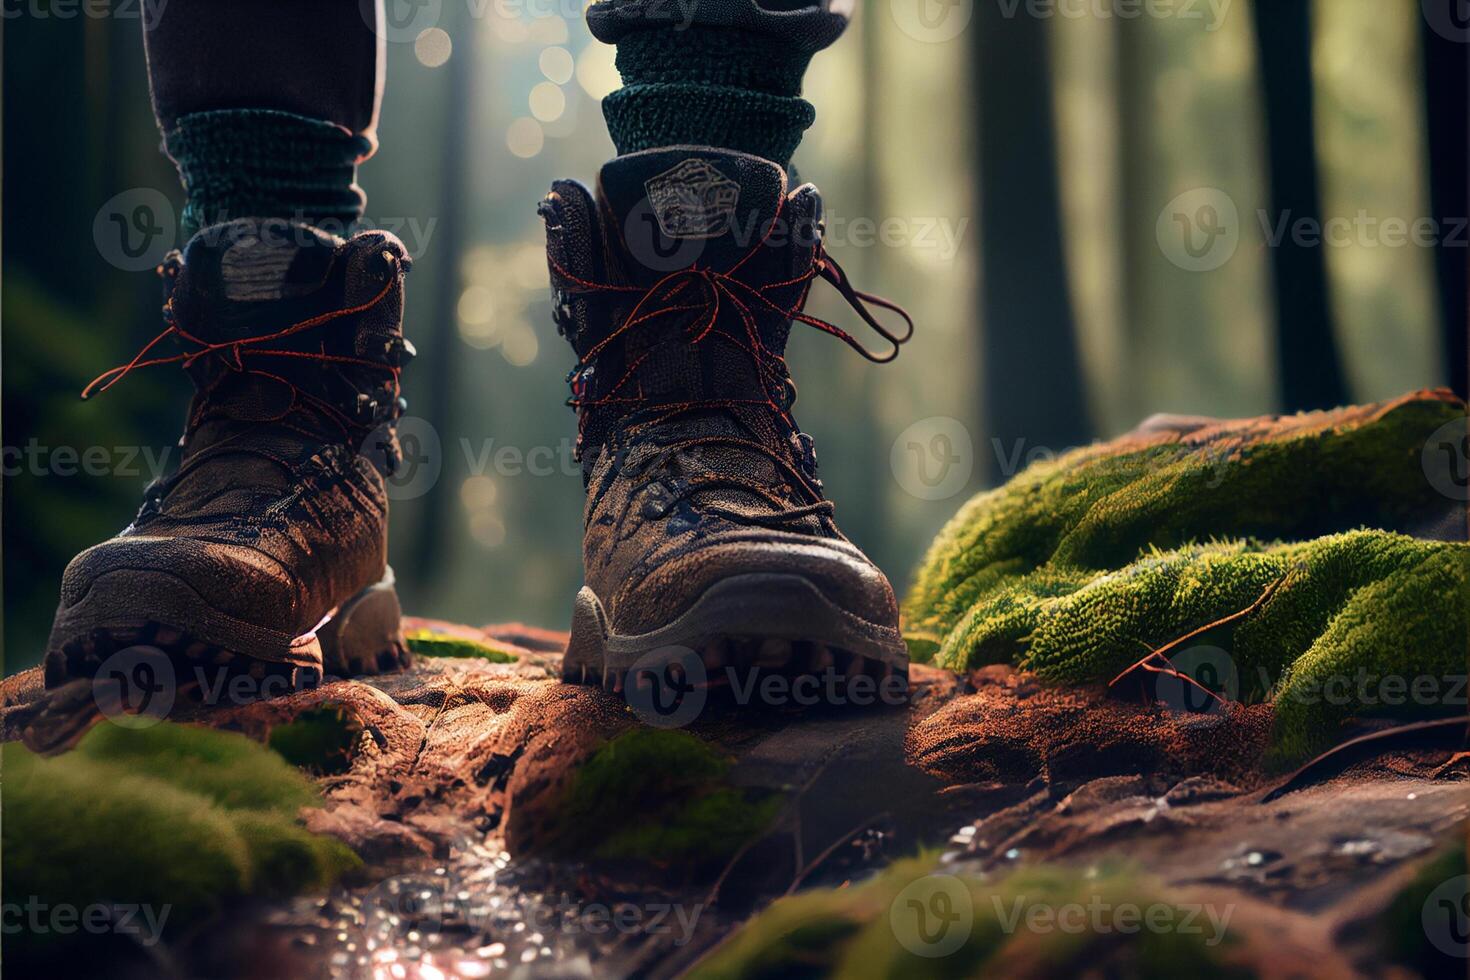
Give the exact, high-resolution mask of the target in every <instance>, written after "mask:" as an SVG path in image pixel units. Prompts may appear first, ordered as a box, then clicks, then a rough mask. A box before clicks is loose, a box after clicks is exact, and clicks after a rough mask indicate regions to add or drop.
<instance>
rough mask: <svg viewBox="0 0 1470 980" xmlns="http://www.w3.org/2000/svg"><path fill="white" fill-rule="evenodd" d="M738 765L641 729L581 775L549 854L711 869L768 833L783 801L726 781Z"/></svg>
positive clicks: (562, 807)
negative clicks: (749, 842) (731, 767)
mask: <svg viewBox="0 0 1470 980" xmlns="http://www.w3.org/2000/svg"><path fill="white" fill-rule="evenodd" d="M729 768H730V762H729V760H728V759H726V758H725V757H724V756H721V755H719V754H718V753H716V752H715V751H714V750H713V749H711V748H710V747H709V746H708V745H707V744H705V743H704V742H703V741H701V740H700V739H698V738H696V737H695V736H693V735H691V734H689V733H688V732H676V731H664V730H659V729H652V728H637V729H633V730H632V731H628V732H624V733H623V734H621V735H619V736H617V737H616V738H614V739H612V740H610V741H608V742H607V743H606V744H605V745H603V746H602V747H600V748H599V749H597V751H595V752H594V753H592V755H591V756H589V757H588V758H587V761H586V762H584V763H583V764H582V765H581V766H580V767H579V768H578V770H577V772H576V775H575V776H574V777H573V778H572V781H571V783H570V784H569V785H568V786H567V788H566V790H565V791H564V795H563V796H562V798H561V800H560V801H559V803H558V804H557V807H556V811H555V817H554V820H555V823H554V825H553V826H552V827H550V828H549V830H548V834H547V838H546V846H547V848H548V849H549V850H552V851H555V852H559V853H563V854H568V855H577V856H591V857H597V858H602V859H632V860H640V861H650V862H653V863H656V864H673V863H686V864H690V865H693V866H696V867H702V866H706V865H708V864H710V863H713V862H717V861H720V860H723V859H726V858H728V857H729V856H730V855H732V854H734V853H735V851H736V850H738V849H739V848H740V847H741V846H742V845H743V844H745V842H746V841H748V840H750V839H751V838H753V837H755V836H756V835H757V834H759V833H761V832H762V831H764V830H765V828H766V827H767V826H768V825H769V824H770V823H771V820H772V819H773V818H774V817H775V816H776V812H777V811H778V810H779V809H780V805H781V798H780V797H779V796H777V795H773V794H751V793H748V792H747V791H745V790H742V789H739V788H736V787H733V786H730V785H729V783H728V781H727V780H726V775H727V773H728V772H729Z"/></svg>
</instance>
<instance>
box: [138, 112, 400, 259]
mask: <svg viewBox="0 0 1470 980" xmlns="http://www.w3.org/2000/svg"><path fill="white" fill-rule="evenodd" d="M163 141H164V149H165V150H166V151H167V152H168V155H169V157H171V158H172V159H173V161H174V163H175V164H176V165H177V166H178V168H179V177H180V179H181V180H182V181H183V183H184V193H185V195H186V196H187V201H186V203H185V205H184V215H183V233H184V236H185V237H186V238H187V237H190V236H192V235H193V234H194V233H195V232H196V231H198V230H199V229H200V228H201V227H204V226H206V225H211V224H215V223H217V222H220V221H228V220H232V219H235V218H247V217H249V218H287V219H292V220H300V221H307V222H309V223H312V224H318V225H323V226H325V227H326V228H327V229H328V230H331V231H336V232H341V231H343V230H345V229H346V227H347V226H348V225H350V224H351V223H352V222H354V221H356V220H357V219H358V218H360V217H362V208H363V203H364V197H363V193H362V190H361V189H360V188H359V187H358V186H357V184H356V183H355V180H356V178H357V162H358V161H359V160H360V159H362V158H363V157H365V156H366V155H367V154H368V152H369V151H370V150H371V144H370V143H369V142H368V140H367V139H366V138H364V137H362V136H356V135H353V134H352V133H349V132H347V131H346V130H345V129H343V128H342V127H340V126H335V125H333V124H331V123H329V122H323V121H321V120H318V119H309V118H307V117H305V116H298V115H295V114H293V113H289V112H277V111H275V110H272V109H220V110H214V111H210V112H196V113H192V114H190V115H186V116H180V117H179V118H178V120H177V121H176V122H175V123H174V126H173V128H172V129H170V130H169V131H168V132H166V133H165V134H164V137H163Z"/></svg>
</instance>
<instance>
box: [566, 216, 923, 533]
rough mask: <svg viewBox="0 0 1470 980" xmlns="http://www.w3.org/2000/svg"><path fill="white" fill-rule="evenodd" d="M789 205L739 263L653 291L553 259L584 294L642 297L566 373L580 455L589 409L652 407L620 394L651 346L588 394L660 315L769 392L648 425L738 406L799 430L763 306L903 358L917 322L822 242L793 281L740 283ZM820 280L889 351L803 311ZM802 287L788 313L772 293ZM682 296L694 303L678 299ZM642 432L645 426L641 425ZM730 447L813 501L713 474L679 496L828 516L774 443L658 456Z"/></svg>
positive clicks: (691, 271)
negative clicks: (732, 324)
mask: <svg viewBox="0 0 1470 980" xmlns="http://www.w3.org/2000/svg"><path fill="white" fill-rule="evenodd" d="M784 204H785V201H784V200H783V201H782V202H780V204H779V205H778V207H777V209H776V213H775V214H774V215H773V216H772V218H771V221H770V223H769V225H768V228H767V231H766V233H765V235H764V236H762V238H761V240H760V241H759V242H757V243H756V244H755V246H754V247H753V248H751V249H750V251H748V252H747V253H746V254H745V255H744V256H742V257H741V259H740V260H739V261H738V262H736V263H735V264H734V265H733V266H731V267H730V268H729V269H728V270H725V271H720V270H717V269H710V268H701V267H699V266H697V265H695V266H690V267H689V268H686V269H679V270H677V271H675V272H671V273H669V274H668V275H666V276H664V277H663V278H662V279H659V280H658V281H657V282H655V283H654V284H653V285H651V286H648V287H643V286H629V285H618V284H615V283H602V282H593V281H590V280H587V279H582V278H580V277H578V276H575V275H572V274H571V273H570V272H568V271H567V270H566V269H564V268H562V267H561V266H560V265H559V264H558V263H557V262H556V261H555V260H554V259H548V262H549V264H550V266H551V269H552V271H553V272H554V273H555V274H556V275H557V276H559V277H560V278H561V279H563V280H565V281H566V282H569V283H572V284H574V285H576V286H578V287H580V288H581V289H583V290H585V291H587V292H593V293H596V292H612V293H627V294H638V299H637V302H636V303H634V306H633V309H632V310H631V311H629V313H628V315H627V316H626V317H624V319H623V321H622V322H621V323H620V324H618V326H617V327H616V328H615V329H613V330H612V331H611V332H610V333H609V334H608V335H607V336H606V337H604V338H602V339H601V340H600V341H598V342H597V343H596V344H594V345H593V346H592V347H591V348H590V349H589V350H588V351H587V353H585V354H583V355H582V356H581V357H580V358H579V359H578V361H577V365H576V367H575V368H573V369H572V371H571V373H570V374H569V375H568V376H567V380H568V382H569V384H570V385H571V388H572V397H571V398H570V399H569V400H568V402H567V404H568V405H570V406H572V407H573V408H576V409H577V410H578V414H579V416H580V421H579V424H578V433H577V452H578V456H579V457H580V455H581V449H582V435H583V432H584V430H585V428H586V422H587V412H586V410H587V409H593V408H600V407H603V406H608V405H622V406H625V407H630V408H637V407H639V406H642V405H645V404H648V403H649V399H648V398H647V397H645V396H644V395H643V394H642V393H641V390H640V391H639V392H638V393H636V394H621V392H622V389H623V388H624V386H625V385H627V384H628V382H629V381H630V380H633V379H634V378H635V376H636V374H637V372H638V368H639V367H640V366H641V365H642V364H643V363H644V361H646V360H647V359H648V358H649V357H650V356H651V355H652V353H653V349H652V348H650V349H649V350H646V351H644V352H643V353H641V354H640V355H639V356H637V357H636V358H634V360H633V361H632V363H630V364H628V365H627V366H626V367H625V368H624V371H623V374H622V375H621V376H620V377H619V378H618V380H617V382H616V383H615V384H614V385H613V386H612V387H611V388H610V389H608V391H607V393H606V394H604V395H602V396H600V397H597V398H588V397H586V396H587V391H586V376H587V374H588V372H589V371H590V370H591V369H592V368H593V367H594V365H595V363H596V361H597V358H598V355H600V354H601V353H602V352H603V351H604V350H606V349H607V347H608V345H609V344H611V343H612V342H613V341H615V340H617V339H618V338H619V337H621V336H623V335H624V334H627V333H628V332H629V331H632V330H634V329H636V328H638V327H639V326H641V325H643V324H646V323H649V322H651V321H654V320H656V319H658V318H660V317H664V316H668V315H671V314H673V315H677V314H685V315H688V314H694V315H693V318H692V319H691V321H690V324H689V326H688V327H686V328H685V330H684V337H685V339H687V340H688V342H689V343H692V344H700V343H703V342H705V341H706V340H707V339H708V338H710V337H712V336H713V337H718V338H720V339H722V340H724V341H726V342H729V343H732V344H734V345H735V346H736V347H738V348H739V349H741V350H742V351H744V352H745V353H746V355H748V356H749V357H750V358H751V361H752V362H753V363H754V365H755V368H756V374H757V376H758V377H759V378H760V379H761V387H762V392H763V394H764V395H765V397H764V398H761V399H708V400H697V401H687V402H677V403H661V404H659V406H658V408H660V409H662V412H661V413H660V414H659V416H658V417H657V418H655V419H652V420H649V422H647V423H644V424H656V423H660V422H664V421H667V420H668V419H670V418H672V417H673V416H675V415H678V414H680V413H683V412H688V411H694V410H701V409H729V408H733V407H735V406H737V405H763V406H765V407H767V408H769V409H770V410H771V411H773V412H775V413H777V414H778V415H779V416H780V418H781V419H782V420H783V421H784V422H785V423H786V424H787V425H788V426H789V427H790V429H791V430H792V431H793V432H795V431H797V426H796V422H795V420H794V419H793V418H792V416H791V414H790V412H789V411H788V409H787V407H786V406H785V405H784V404H782V403H781V402H780V401H778V400H777V398H776V397H775V396H774V395H773V394H772V392H771V389H770V386H769V384H768V382H767V378H768V377H769V376H770V375H769V373H768V371H767V365H769V364H772V363H773V362H774V363H777V364H779V365H780V370H778V371H777V372H775V373H776V374H777V375H778V376H780V377H783V378H784V377H786V376H787V372H786V370H785V365H786V359H785V357H784V356H783V355H781V354H777V353H775V352H774V351H772V350H770V349H769V348H768V347H767V346H766V345H765V343H764V341H763V340H762V339H761V336H760V331H759V330H758V329H757V328H756V321H755V315H754V314H755V311H756V310H758V309H760V310H764V311H768V312H771V313H774V314H776V315H777V316H779V317H781V318H782V319H784V320H789V321H792V322H797V323H804V324H807V325H808V326H811V327H815V328H816V329H818V330H820V331H822V332H823V333H825V334H830V335H831V336H833V337H836V338H837V339H838V340H840V341H842V342H843V343H844V344H846V345H847V346H848V347H851V348H852V349H853V350H855V351H857V352H858V353H859V354H860V355H862V356H863V357H865V358H867V359H868V360H869V361H872V362H873V363H875V364H885V363H887V362H889V361H892V360H893V359H894V358H896V357H897V356H898V352H899V348H900V347H901V346H902V345H903V344H905V343H907V342H908V341H909V339H910V338H911V337H912V336H913V333H914V321H913V318H912V317H910V316H909V314H908V312H907V311H906V310H904V308H903V307H901V306H899V305H898V304H897V303H894V302H892V301H890V300H887V299H884V298H883V297H881V296H876V295H874V294H872V293H866V292H863V291H862V290H859V289H856V288H854V287H853V285H852V283H851V281H850V280H849V279H848V277H847V273H846V272H844V271H843V269H842V267H841V266H840V265H838V264H837V262H836V260H835V259H833V258H832V257H831V256H830V255H828V254H827V251H826V249H825V248H824V247H823V246H822V244H821V243H820V242H818V244H817V245H816V246H815V249H814V251H815V254H814V255H813V257H812V262H811V265H810V267H809V268H808V269H807V271H806V272H804V273H802V274H801V275H800V276H797V277H796V278H794V279H788V280H785V281H784V282H773V283H766V284H764V285H754V284H752V283H749V282H746V281H745V280H744V279H741V278H740V276H739V275H738V273H739V272H740V269H741V267H742V266H744V265H745V264H746V263H747V262H748V261H750V259H751V258H752V257H753V256H754V255H755V254H757V253H758V252H759V251H760V250H761V249H762V248H764V247H765V246H766V244H767V242H768V241H769V239H770V237H771V235H772V233H773V232H774V231H775V229H776V227H777V221H776V219H777V218H778V217H779V216H780V213H781V209H782V206H784ZM818 277H820V278H822V279H824V280H826V281H827V282H828V283H830V284H831V285H832V286H833V287H834V288H835V289H836V290H837V292H838V294H839V295H841V296H842V298H843V299H845V300H846V301H847V303H848V305H849V306H850V307H852V309H853V310H854V311H856V312H857V314H858V316H860V317H861V318H862V320H863V322H864V323H866V324H867V325H868V326H869V327H871V328H872V329H873V331H874V332H876V333H877V334H878V335H879V336H881V337H882V338H883V339H884V340H886V341H888V343H889V344H890V345H891V349H889V350H886V351H878V352H875V351H873V350H871V349H869V348H868V347H865V346H864V345H863V344H862V343H861V342H859V341H858V340H857V339H856V338H855V337H853V336H852V334H850V333H848V332H847V331H846V330H843V329H842V328H841V327H839V326H837V325H836V324H835V323H831V322H829V321H827V320H823V319H821V318H820V317H815V316H811V315H810V314H807V313H804V312H802V307H803V306H804V305H805V304H806V298H807V294H808V293H809V292H810V290H811V284H812V282H813V281H814V280H816V279H817V278H818ZM795 286H800V287H802V289H801V292H800V294H799V295H798V296H797V299H796V302H795V304H794V305H793V306H792V307H790V308H786V307H783V306H781V305H779V304H778V303H776V302H775V301H774V300H772V299H771V298H770V297H769V296H768V295H767V293H769V292H771V291H774V290H781V289H787V288H790V287H795ZM691 287H692V288H697V289H698V290H699V295H698V297H697V298H694V297H688V296H687V291H688V290H690V289H691ZM681 299H690V300H692V301H685V302H680V300H681ZM868 304H871V305H873V306H878V307H882V308H883V309H886V310H889V311H890V312H893V313H896V314H897V315H898V316H899V317H900V318H902V320H903V322H904V329H903V331H902V332H901V333H895V332H893V331H892V330H890V329H888V328H887V327H886V326H884V325H883V323H881V322H880V321H879V320H878V319H877V317H875V316H874V315H873V313H872V311H871V310H869V309H868ZM727 307H728V308H730V309H733V310H734V311H735V313H736V314H737V315H738V316H739V319H740V322H741V324H742V325H743V327H744V331H743V336H741V335H737V334H735V333H731V332H728V331H716V330H715V329H714V328H715V324H716V322H717V321H718V320H719V317H720V314H721V313H722V312H723V311H724V310H725V309H726V308H727ZM639 427H640V428H641V427H642V425H640V426H639ZM710 444H725V445H733V446H740V447H742V448H745V449H748V450H752V451H755V452H758V453H760V454H761V455H763V456H766V457H767V458H769V459H771V460H772V461H773V462H774V463H775V464H776V465H777V467H778V468H779V469H780V470H781V471H782V472H784V473H786V474H787V475H788V477H790V478H792V479H793V480H794V481H795V483H796V484H797V485H800V486H801V487H803V488H804V489H805V490H806V491H807V495H808V499H809V501H810V502H809V503H807V504H805V505H803V506H801V507H796V508H791V507H788V506H786V503H785V502H784V501H781V500H779V499H778V498H776V497H775V496H774V495H773V494H771V493H770V491H769V490H768V489H767V488H766V487H764V486H762V485H759V484H757V483H755V482H753V481H747V480H740V479H738V478H736V477H733V476H722V475H711V476H708V477H705V478H703V479H700V480H693V481H690V482H689V483H688V484H687V485H686V486H685V488H684V489H683V490H682V491H681V492H680V493H679V494H678V495H677V497H676V498H675V499H678V498H680V497H684V496H687V495H688V494H689V493H692V492H695V491H697V490H701V489H708V488H710V487H712V486H714V485H722V486H738V487H740V488H742V489H744V490H747V491H749V492H752V493H756V494H757V495H759V496H761V497H763V498H765V499H766V500H767V501H769V502H770V503H771V504H772V505H773V506H775V507H776V508H777V513H776V514H774V515H772V516H773V519H774V520H775V521H777V522H779V523H786V522H788V521H789V520H791V519H795V518H800V517H804V516H806V515H807V514H809V513H814V512H830V510H831V506H832V505H831V503H830V502H828V501H826V500H824V499H823V497H822V494H821V491H820V489H819V488H817V487H814V486H813V485H812V484H811V482H810V481H808V480H807V478H806V477H805V476H804V475H803V474H802V473H800V472H799V471H797V470H796V468H795V467H793V466H792V465H791V463H790V462H789V461H788V460H787V459H786V458H784V456H783V454H780V453H777V452H776V451H774V450H773V449H772V448H771V447H770V446H766V445H762V444H761V443H758V442H755V441H753V440H749V439H741V438H738V437H733V436H702V437H698V438H693V439H688V440H684V441H682V442H678V443H674V444H671V445H668V446H665V447H662V449H661V451H660V453H659V457H660V458H662V457H664V456H665V455H666V454H670V453H676V452H678V451H680V450H683V449H687V448H690V447H692V446H700V445H710ZM742 519H743V520H746V521H749V520H750V517H749V515H744V516H743V517H742Z"/></svg>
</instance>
